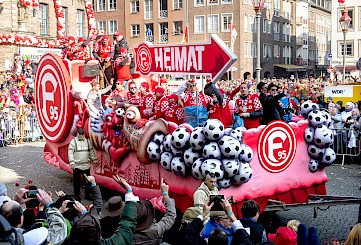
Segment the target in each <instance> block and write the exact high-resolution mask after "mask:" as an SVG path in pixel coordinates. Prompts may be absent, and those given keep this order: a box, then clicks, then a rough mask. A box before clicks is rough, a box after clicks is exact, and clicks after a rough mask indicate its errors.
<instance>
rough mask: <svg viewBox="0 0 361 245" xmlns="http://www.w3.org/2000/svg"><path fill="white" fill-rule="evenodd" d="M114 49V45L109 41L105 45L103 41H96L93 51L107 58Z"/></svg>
mask: <svg viewBox="0 0 361 245" xmlns="http://www.w3.org/2000/svg"><path fill="white" fill-rule="evenodd" d="M113 51H114V47H113V45H111V43H110V42H109V44H108V45H105V44H104V43H103V42H102V41H99V42H97V43H95V45H94V50H93V53H97V54H98V55H99V57H100V58H103V59H106V58H108V57H109V56H110V53H111V52H113Z"/></svg>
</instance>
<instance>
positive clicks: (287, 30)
mask: <svg viewBox="0 0 361 245" xmlns="http://www.w3.org/2000/svg"><path fill="white" fill-rule="evenodd" d="M283 41H284V42H290V41H291V27H290V24H288V23H283Z"/></svg>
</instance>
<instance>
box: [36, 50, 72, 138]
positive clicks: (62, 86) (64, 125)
mask: <svg viewBox="0 0 361 245" xmlns="http://www.w3.org/2000/svg"><path fill="white" fill-rule="evenodd" d="M69 87H70V77H69V72H68V71H67V69H66V67H65V65H64V64H63V62H62V60H61V59H60V58H59V57H58V56H57V55H54V54H45V55H44V56H43V57H42V58H41V60H40V62H39V65H38V69H37V73H36V80H35V102H36V111H37V117H38V120H39V124H40V128H41V131H42V133H43V136H44V137H45V139H46V140H48V141H50V142H53V143H56V142H61V141H62V140H64V139H65V138H66V137H67V136H68V133H69V131H70V127H71V120H72V118H73V117H72V110H71V103H70V101H69V97H68V95H69Z"/></svg>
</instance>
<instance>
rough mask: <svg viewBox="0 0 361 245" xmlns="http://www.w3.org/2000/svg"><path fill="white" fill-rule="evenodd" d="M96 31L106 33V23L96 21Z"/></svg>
mask: <svg viewBox="0 0 361 245" xmlns="http://www.w3.org/2000/svg"><path fill="white" fill-rule="evenodd" d="M98 29H99V30H101V31H104V33H106V32H107V23H106V22H105V21H104V20H102V21H98Z"/></svg>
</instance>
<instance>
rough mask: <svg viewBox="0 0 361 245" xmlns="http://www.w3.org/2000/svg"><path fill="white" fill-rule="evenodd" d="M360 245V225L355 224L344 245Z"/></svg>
mask: <svg viewBox="0 0 361 245" xmlns="http://www.w3.org/2000/svg"><path fill="white" fill-rule="evenodd" d="M359 244H361V223H358V224H356V225H355V226H354V227H353V228H352V230H351V231H350V233H349V234H348V237H347V240H346V242H345V245H359Z"/></svg>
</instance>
